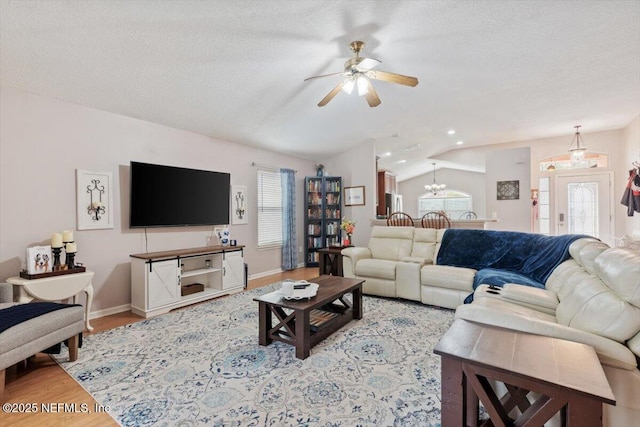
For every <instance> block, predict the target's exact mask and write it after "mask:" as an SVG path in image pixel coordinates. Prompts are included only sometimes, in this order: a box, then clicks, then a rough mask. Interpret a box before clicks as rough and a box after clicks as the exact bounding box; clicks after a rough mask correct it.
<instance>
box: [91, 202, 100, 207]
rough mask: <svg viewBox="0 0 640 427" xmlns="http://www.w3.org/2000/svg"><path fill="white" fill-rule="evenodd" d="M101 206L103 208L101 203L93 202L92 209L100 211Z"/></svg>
mask: <svg viewBox="0 0 640 427" xmlns="http://www.w3.org/2000/svg"><path fill="white" fill-rule="evenodd" d="M100 206H102V203H100V202H91V207H92V208H93V209H98V208H99V207H100Z"/></svg>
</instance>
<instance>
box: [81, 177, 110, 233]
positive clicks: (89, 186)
mask: <svg viewBox="0 0 640 427" xmlns="http://www.w3.org/2000/svg"><path fill="white" fill-rule="evenodd" d="M112 187H113V174H112V173H111V172H98V171H88V170H81V169H76V219H77V221H78V230H98V229H104V228H113V188H112Z"/></svg>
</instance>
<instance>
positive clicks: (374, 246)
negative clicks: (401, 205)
mask: <svg viewBox="0 0 640 427" xmlns="http://www.w3.org/2000/svg"><path fill="white" fill-rule="evenodd" d="M414 229H415V228H414V227H383V226H374V227H373V228H372V229H371V238H370V239H369V250H370V251H371V257H372V258H376V259H386V260H392V261H400V260H402V258H404V257H408V256H411V247H412V245H413V231H414ZM356 274H357V273H356Z"/></svg>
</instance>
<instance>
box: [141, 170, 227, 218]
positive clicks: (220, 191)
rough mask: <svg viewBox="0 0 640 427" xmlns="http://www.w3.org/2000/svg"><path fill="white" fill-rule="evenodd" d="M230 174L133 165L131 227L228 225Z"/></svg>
mask: <svg viewBox="0 0 640 427" xmlns="http://www.w3.org/2000/svg"><path fill="white" fill-rule="evenodd" d="M230 182H231V175H229V174H228V173H223V172H213V171H205V170H197V169H187V168H179V167H173V166H163V165H154V164H150V163H140V162H131V198H130V201H131V203H130V207H131V209H130V215H129V227H130V228H146V227H181V226H195V225H222V224H229V192H230V188H229V185H230Z"/></svg>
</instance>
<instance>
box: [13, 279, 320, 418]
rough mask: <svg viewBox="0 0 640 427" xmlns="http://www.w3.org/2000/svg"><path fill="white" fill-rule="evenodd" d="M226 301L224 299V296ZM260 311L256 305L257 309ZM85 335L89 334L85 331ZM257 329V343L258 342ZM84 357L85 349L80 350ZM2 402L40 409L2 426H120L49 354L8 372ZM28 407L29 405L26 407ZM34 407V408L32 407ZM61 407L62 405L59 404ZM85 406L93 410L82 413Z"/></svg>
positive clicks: (120, 320) (110, 324)
mask: <svg viewBox="0 0 640 427" xmlns="http://www.w3.org/2000/svg"><path fill="white" fill-rule="evenodd" d="M317 276H318V269H317V268H299V269H296V270H293V271H290V272H284V273H280V274H275V275H272V276H267V277H262V278H259V279H252V280H249V283H248V286H247V288H248V289H255V288H259V287H262V286H266V285H269V284H271V283H274V282H277V281H279V280H282V279H295V280H302V279H307V280H308V279H311V278H313V277H317ZM222 298H224V297H222ZM257 309H258V307H257V305H256V310H257ZM140 320H143V318H141V317H138V316H136V315H135V314H133V313H131V312H130V311H127V312H123V313H118V314H114V315H111V316H106V317H102V318H98V319H93V320H91V325H92V326H93V327H94V330H93V332H91V334H95V333H98V332H102V331H105V330H108V329H113V328H117V327H119V326H122V325H126V324H129V323H134V322H138V321H140ZM85 334H89V333H88V332H85ZM257 334H258V331H257V330H256V342H257ZM79 352H80V356H81V355H82V349H80V350H79ZM2 403H9V404H13V405H12V406H14V407H16V408H18V407H19V406H20V404H22V406H23V407H24V406H27V407H35V408H37V413H33V412H31V413H27V412H24V411H22V412H19V413H6V412H5V411H4V410H3V411H0V426H12V427H13V426H16V427H18V426H20V427H22V426H24V427H32V426H40V427H46V426H56V427H57V426H65V427H67V426H68V427H71V426H78V427H87V426H100V427H104V426H115V427H117V426H118V423H116V422H115V421H114V420H113V418H111V416H110V415H108V414H106V413H104V412H101V413H100V412H96V411H95V408H96V405H97V402H96V401H95V400H94V399H93V398H92V397H91V395H90V394H89V393H87V392H86V391H85V390H84V389H83V388H82V387H81V386H80V385H79V384H78V383H77V382H76V381H75V380H73V379H72V378H71V377H70V376H69V375H67V373H66V372H65V371H64V370H63V369H62V368H60V367H59V366H58V364H57V363H56V362H54V361H53V360H52V359H51V358H50V357H49V356H48V355H46V354H42V353H40V354H37V355H36V356H35V357H34V358H32V359H31V360H30V361H29V363H28V364H27V366H26V367H24V366H22V367H13V368H9V369H7V371H6V385H5V393H4V399H3V402H2ZM25 404H26V405H25ZM32 404H34V405H32ZM41 404H46V405H48V406H49V407H51V408H58V410H59V412H57V413H42V411H41V408H42V406H41ZM56 404H59V405H56ZM65 404H67V405H69V404H75V406H76V408H77V411H78V412H77V413H74V412H69V407H67V410H65V408H64V405H65ZM83 405H84V406H85V407H86V408H87V409H88V410H89V411H91V412H90V413H83V412H80V411H81V410H82V409H81V408H82V407H83Z"/></svg>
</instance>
